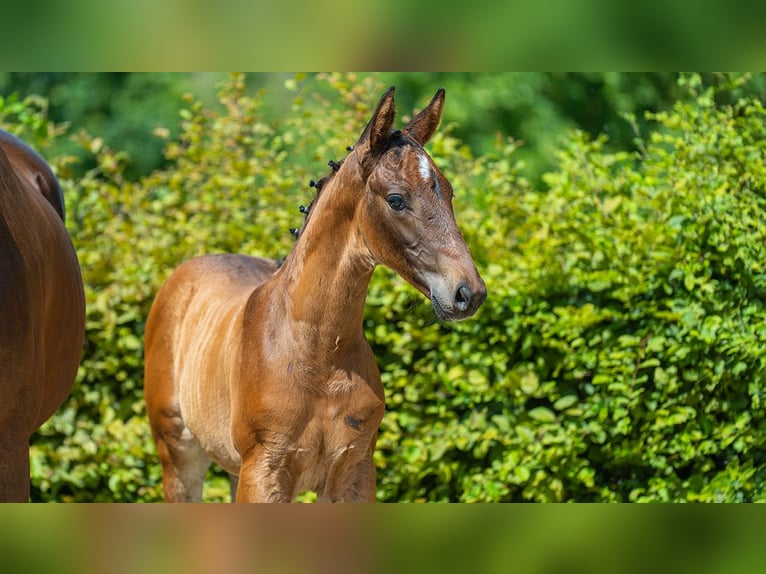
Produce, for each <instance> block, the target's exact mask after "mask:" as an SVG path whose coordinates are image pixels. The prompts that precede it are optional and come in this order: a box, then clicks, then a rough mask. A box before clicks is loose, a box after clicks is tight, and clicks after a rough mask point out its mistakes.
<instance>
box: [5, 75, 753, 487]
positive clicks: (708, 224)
mask: <svg viewBox="0 0 766 574" xmlns="http://www.w3.org/2000/svg"><path fill="white" fill-rule="evenodd" d="M745 81H746V80H745V79H742V78H735V79H730V78H729V79H726V80H725V81H723V82H719V83H718V84H717V85H715V86H703V85H702V83H701V81H700V78H699V77H698V76H683V77H682V78H681V80H680V88H681V89H683V90H685V92H686V93H687V94H688V95H687V96H685V97H684V98H683V99H681V100H679V101H678V102H677V103H676V104H675V105H674V106H673V108H672V110H670V111H667V112H663V113H656V114H653V115H650V116H649V117H647V118H644V119H646V120H648V121H650V122H651V126H652V127H651V129H650V130H649V131H648V133H647V134H646V135H645V136H644V137H640V136H638V134H637V140H636V144H637V146H638V149H640V152H639V153H627V152H617V153H615V152H607V151H605V149H604V144H605V138H603V137H601V138H595V139H591V138H589V137H586V136H585V135H584V134H583V133H579V132H573V133H572V134H571V135H570V136H568V137H567V138H566V140H565V141H564V142H563V143H562V147H561V151H560V153H559V155H558V158H557V160H558V168H557V169H556V170H555V171H553V172H551V173H548V174H547V175H546V176H545V184H546V186H547V187H546V189H544V190H540V189H533V188H532V186H531V185H530V184H529V183H528V182H527V180H526V179H525V177H524V169H525V168H524V165H522V164H521V163H519V162H517V161H516V160H515V157H514V153H515V151H516V150H517V148H518V144H517V143H516V142H514V141H511V140H505V139H501V138H500V139H498V140H497V142H496V147H495V150H494V151H493V152H492V153H488V154H485V155H482V156H478V157H475V156H474V155H473V154H472V152H471V150H470V149H469V148H468V147H466V146H465V145H463V144H462V143H461V142H460V141H458V140H457V139H456V138H455V137H453V136H452V135H451V133H450V130H449V126H447V127H446V129H445V128H444V127H443V128H442V130H441V131H440V132H439V133H438V134H437V135H436V136H435V137H434V140H433V141H432V143H431V144H430V145H429V147H430V150H431V152H432V154H433V156H434V159H435V161H436V162H437V163H438V164H439V165H440V166H441V167H442V168H443V169H444V171H445V173H446V174H447V176H448V177H449V178H450V179H451V181H452V183H453V185H454V187H455V189H456V196H455V209H456V212H457V214H458V215H457V217H458V221H459V223H460V225H461V227H462V228H463V230H464V234H465V236H466V239H467V241H468V243H469V246H470V247H471V250H472V253H473V254H474V257H475V259H476V261H477V264H478V266H479V268H480V270H481V272H482V274H483V276H484V278H485V280H486V282H487V285H488V289H489V298H488V300H487V303H486V304H485V306H484V307H483V308H482V310H480V312H479V314H478V315H477V317H475V318H474V319H472V320H469V321H466V322H464V323H459V324H456V325H442V324H439V323H438V322H437V321H436V320H435V319H434V316H433V313H432V312H431V311H430V310H429V309H428V305H427V303H426V302H425V301H424V300H423V299H422V297H420V296H419V295H417V294H416V293H415V292H414V290H413V289H412V288H410V287H409V286H407V285H406V284H405V283H404V282H403V281H402V280H401V279H399V278H396V277H394V276H393V274H392V273H391V272H389V271H387V270H385V269H380V270H379V271H377V272H376V273H375V276H374V279H373V283H372V285H371V289H370V293H369V297H368V306H367V314H366V319H365V328H366V331H367V335H368V339H369V340H370V342H371V344H372V345H373V348H374V351H375V354H376V357H377V358H378V361H379V364H380V365H381V371H382V373H383V380H384V386H385V388H386V393H387V405H388V406H387V413H386V416H385V418H384V420H383V424H382V427H381V432H380V438H379V442H378V449H377V451H376V454H375V462H376V465H377V467H378V498H379V500H383V501H417V500H441V501H521V500H531V501H563V500H579V501H585V500H596V501H665V500H669V501H678V500H725V501H739V500H762V499H764V479H765V478H766V475H765V474H764V455H763V446H764V444H763V438H762V437H763V436H764V432H763V431H764V420H765V419H764V411H763V409H764V405H763V404H762V402H763V401H762V399H763V393H764V390H763V389H764V378H763V377H764V374H763V373H764V361H765V359H764V357H766V352H765V351H766V335H764V333H766V329H764V327H765V325H764V318H765V317H766V312H765V311H764V306H763V298H764V297H763V295H764V288H765V287H766V276H765V275H764V273H763V268H764V260H765V259H764V249H766V248H765V247H764V241H763V239H764V233H766V224H765V223H764V221H763V217H762V213H763V207H764V201H765V199H764V198H765V194H764V181H766V174H765V173H764V170H765V169H766V168H765V167H764V165H765V164H764V145H766V144H764V143H763V142H764V141H766V139H765V138H764V135H765V134H764V109H763V106H762V105H761V103H760V102H759V101H758V100H756V99H753V98H737V97H736V94H738V93H739V92H738V90H740V89H741V87H742V85H743V84H744V82H745ZM320 82H321V83H322V84H323V87H322V89H321V90H315V89H313V86H311V88H312V89H309V87H308V86H306V85H304V84H303V82H302V80H301V78H300V77H298V78H296V80H291V81H290V82H288V87H289V89H290V90H291V91H292V94H293V98H294V99H293V108H292V114H291V115H290V116H289V117H286V118H283V119H276V118H270V117H264V115H263V114H262V107H261V95H260V94H258V95H256V96H254V97H250V96H246V95H245V90H244V78H243V77H241V76H237V75H235V76H232V77H231V78H230V80H229V81H228V82H226V83H225V84H224V85H222V87H221V91H220V103H221V109H222V111H211V110H210V109H208V108H206V107H205V106H203V105H202V104H201V103H199V102H197V101H195V100H194V99H193V98H191V97H189V98H187V99H186V107H185V109H184V110H183V112H182V120H181V126H180V135H179V136H178V138H175V137H174V138H170V137H169V136H168V135H167V134H168V133H169V132H167V131H165V130H158V135H159V136H160V137H165V138H166V142H165V155H166V160H167V162H168V167H165V168H163V169H161V170H159V171H156V172H154V173H152V174H151V175H149V176H147V177H145V178H142V179H140V180H138V181H136V182H132V181H129V180H127V179H126V178H125V177H124V176H123V168H124V159H125V156H124V154H123V153H122V152H120V151H114V150H112V149H109V148H108V147H107V146H104V145H103V143H102V141H101V140H100V139H99V138H97V137H93V136H90V135H87V134H82V133H80V134H76V135H75V139H76V141H78V142H79V143H80V144H81V145H82V146H83V148H84V149H86V150H87V151H88V152H89V153H90V154H92V156H93V158H94V162H95V163H94V165H96V166H97V167H96V168H94V169H93V170H92V171H90V172H88V173H87V174H86V176H85V177H84V178H82V179H81V180H79V181H73V180H72V179H71V177H70V176H69V175H68V171H67V166H68V165H69V161H70V160H69V159H68V158H63V157H59V158H54V159H53V163H54V166H55V168H56V169H57V172H58V173H59V176H60V177H61V180H62V185H63V187H64V189H65V194H66V199H67V202H68V205H67V208H68V213H69V219H68V226H69V228H70V231H71V233H72V235H73V239H74V241H75V245H76V247H77V249H78V253H79V255H80V262H81V265H82V268H83V274H84V278H85V284H86V296H87V305H88V308H87V326H86V329H87V332H86V350H85V356H84V358H83V362H82V367H81V369H80V372H79V374H78V379H77V383H76V386H75V389H74V391H73V393H72V396H71V397H70V399H69V401H68V402H67V403H66V404H65V405H64V407H63V408H62V409H61V410H60V411H59V412H58V413H57V414H56V415H55V416H54V417H53V419H51V421H49V423H47V424H46V425H45V426H44V427H43V429H42V430H41V431H40V433H39V434H38V436H37V437H36V439H35V441H34V445H33V447H32V451H31V457H32V478H33V499H35V500H116V501H152V500H158V499H159V498H160V490H161V489H160V487H159V482H160V472H159V464H158V461H157V457H156V453H155V451H154V446H153V443H152V441H151V437H150V434H149V430H148V425H147V423H146V417H145V409H144V405H143V398H142V390H141V388H142V378H143V357H142V349H143V347H142V345H143V329H144V323H145V320H146V316H147V313H148V310H149V306H150V304H151V301H152V298H153V297H154V294H155V293H156V292H157V290H158V288H159V286H160V285H161V284H162V282H163V281H164V279H165V278H166V277H167V275H168V274H169V273H170V271H172V269H174V268H175V267H176V266H177V265H178V264H179V263H180V262H181V261H183V260H185V259H187V258H189V257H191V256H194V255H197V254H200V253H203V252H214V251H237V252H244V253H250V254H257V255H265V256H270V257H280V256H284V255H285V254H286V253H287V252H288V250H289V249H290V246H291V243H292V239H291V238H290V236H289V234H288V232H287V230H288V228H289V227H296V226H297V225H298V224H299V223H300V214H299V213H298V211H297V206H298V205H299V204H300V203H307V202H308V201H309V200H310V196H311V194H310V190H309V189H308V187H307V186H306V184H307V182H308V180H309V179H310V178H312V177H313V178H317V177H318V176H321V175H323V173H321V172H324V171H325V170H326V168H325V167H323V166H324V165H325V164H326V162H327V160H328V159H331V158H333V159H337V158H338V157H339V156H341V155H343V154H344V153H345V152H344V151H343V150H344V148H345V146H346V145H348V144H350V143H352V142H353V141H354V139H355V138H356V136H357V135H358V133H359V131H360V130H361V127H362V126H363V125H364V122H365V121H366V119H367V118H368V116H369V114H370V112H371V109H370V107H371V105H372V104H374V103H375V101H376V100H377V97H378V96H379V94H380V93H381V92H382V86H380V85H379V84H378V83H377V82H376V81H375V79H373V78H369V77H366V78H364V79H363V80H360V79H359V78H357V77H355V76H353V75H324V76H321V77H320ZM732 94H733V95H732ZM14 105H16V106H17V108H18V102H16V103H14ZM449 105H459V103H458V102H457V101H454V102H453V101H450V104H449ZM22 107H23V106H22ZM7 108H8V106H7V105H6V106H5V108H4V107H3V103H2V102H0V121H2V122H3V123H6V124H12V125H14V126H16V127H17V128H18V129H17V131H20V130H21V131H23V129H24V128H25V126H26V125H27V124H29V125H31V123H30V122H29V121H26V120H25V121H26V123H25V122H24V121H21V120H20V116H19V115H18V113H17V111H18V109H17V111H16V112H14V113H13V114H11V113H9V112H8V113H3V111H4V110H6V112H7ZM24 109H27V110H28V111H29V110H32V111H34V110H36V109H37V108H35V107H34V103H29V105H27V107H26V108H24ZM25 113H27V112H25ZM14 114H16V115H14ZM27 116H29V117H36V118H38V120H37V123H38V124H39V125H38V126H37V127H36V128H35V130H36V131H35V133H36V134H37V136H35V137H36V138H37V139H36V140H35V141H37V143H38V146H39V147H42V148H43V151H44V147H45V142H46V141H47V140H51V139H55V138H56V137H58V134H59V132H60V131H61V128H60V127H58V126H50V125H47V126H46V125H45V122H44V121H41V120H40V118H41V117H43V116H44V108H43V109H42V110H40V109H37V112H36V113H32V112H28V113H27ZM32 123H34V122H32ZM630 123H631V121H629V122H628V124H630ZM632 123H633V124H635V125H638V122H636V121H635V120H632ZM40 126H42V128H41V127H40ZM206 492H207V497H208V499H216V500H217V499H221V498H226V489H225V487H224V486H223V485H222V482H221V479H220V478H219V475H218V474H216V473H213V474H212V475H211V481H210V485H209V487H208V489H207V491H206Z"/></svg>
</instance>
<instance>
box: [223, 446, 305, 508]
mask: <svg viewBox="0 0 766 574" xmlns="http://www.w3.org/2000/svg"><path fill="white" fill-rule="evenodd" d="M295 486H296V485H295V477H294V473H293V471H292V469H291V468H290V465H289V464H288V457H287V456H285V455H284V454H280V453H275V452H269V451H268V449H266V448H265V447H264V446H262V445H259V446H256V447H255V448H253V449H252V450H251V451H250V452H249V453H248V456H247V458H243V459H242V464H241V466H240V470H239V484H238V485H237V502H291V501H292V500H293V498H295Z"/></svg>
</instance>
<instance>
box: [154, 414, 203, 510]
mask: <svg viewBox="0 0 766 574" xmlns="http://www.w3.org/2000/svg"><path fill="white" fill-rule="evenodd" d="M152 434H153V435H154V441H155V443H156V444H157V453H158V454H159V457H160V463H162V488H163V490H164V492H165V500H166V501H167V502H201V501H202V487H203V485H204V482H205V475H206V474H207V469H208V468H209V467H210V464H211V462H212V461H211V460H210V457H208V455H207V453H206V452H205V451H204V450H203V449H202V447H201V446H200V445H199V443H198V442H197V439H195V438H194V436H193V435H192V434H191V433H190V432H189V429H187V428H186V425H185V424H184V422H183V419H182V418H181V416H180V415H170V416H161V417H160V420H153V421H152Z"/></svg>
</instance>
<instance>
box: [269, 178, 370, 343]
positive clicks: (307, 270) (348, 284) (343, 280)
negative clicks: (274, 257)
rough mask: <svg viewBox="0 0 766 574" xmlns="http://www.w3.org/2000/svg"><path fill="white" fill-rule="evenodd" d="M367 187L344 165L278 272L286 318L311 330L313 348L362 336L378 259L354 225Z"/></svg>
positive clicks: (351, 340)
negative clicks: (366, 305)
mask: <svg viewBox="0 0 766 574" xmlns="http://www.w3.org/2000/svg"><path fill="white" fill-rule="evenodd" d="M363 197H364V189H363V183H362V182H361V178H360V177H359V176H358V174H357V173H356V170H355V169H353V166H349V165H344V166H343V167H342V168H341V170H340V171H338V172H337V173H336V174H335V175H334V177H332V178H330V179H329V180H328V181H327V183H325V186H324V188H323V189H322V191H321V193H320V194H319V196H318V197H317V199H316V201H315V202H314V204H313V205H312V207H311V213H310V214H309V217H308V219H307V221H306V225H305V226H304V229H303V230H302V231H301V233H300V236H299V238H298V241H297V243H296V245H295V247H294V248H293V250H292V252H291V253H290V255H289V256H288V258H287V260H286V261H285V263H284V264H283V266H282V268H281V269H280V275H281V280H282V281H283V282H284V283H283V285H284V288H285V291H286V293H287V298H288V305H287V313H288V315H289V316H288V320H292V321H293V322H295V323H297V324H300V325H303V326H304V327H307V331H308V332H309V333H311V335H312V337H315V339H316V340H315V344H318V345H321V346H324V347H329V348H331V349H332V348H335V349H337V348H339V347H341V346H342V345H343V344H346V343H353V342H355V341H356V338H357V337H358V336H359V335H360V334H361V333H362V320H363V314H364V303H365V299H366V297H367V288H368V286H369V284H370V279H371V277H372V272H373V270H374V268H375V261H374V259H373V258H372V255H371V254H370V252H369V250H368V249H367V247H366V246H365V245H364V242H363V240H362V239H361V237H360V236H359V233H358V226H357V223H356V219H357V216H358V214H359V210H358V207H359V204H360V201H362V198H363Z"/></svg>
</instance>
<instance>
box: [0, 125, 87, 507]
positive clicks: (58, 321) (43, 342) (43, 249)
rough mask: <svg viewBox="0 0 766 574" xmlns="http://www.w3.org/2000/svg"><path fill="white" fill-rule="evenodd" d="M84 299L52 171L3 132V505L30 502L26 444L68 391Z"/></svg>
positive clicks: (78, 348) (0, 218)
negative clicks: (4, 502) (14, 502)
mask: <svg viewBox="0 0 766 574" xmlns="http://www.w3.org/2000/svg"><path fill="white" fill-rule="evenodd" d="M84 324H85V298H84V295H83V286H82V277H81V275H80V266H79V264H78V262H77V255H76V254H75V250H74V247H73V246H72V242H71V240H70V238H69V235H68V234H67V231H66V228H65V227H64V203H63V198H62V195H61V188H60V187H59V184H58V181H57V180H56V177H55V176H54V175H53V172H52V171H51V169H50V167H49V166H48V165H47V164H46V163H45V160H43V158H42V157H40V156H39V155H38V154H37V153H36V152H35V151H33V150H32V149H31V148H30V147H29V146H27V145H26V144H25V143H23V142H22V141H21V140H19V139H18V138H16V137H15V136H13V135H11V134H9V133H7V132H4V131H0V500H2V501H26V500H28V498H29V438H30V436H31V435H32V433H33V432H34V431H35V430H36V429H37V428H39V426H40V425H41V424H42V423H43V422H45V420H47V419H48V417H50V416H51V415H52V414H53V412H54V411H55V410H56V409H57V408H58V407H59V406H61V404H62V403H63V402H64V399H66V397H67V395H68V394H69V391H70V390H71V389H72V384H73V383H74V378H75V375H76V373H77V367H78V365H79V363H80V357H81V354H82V344H83V336H84Z"/></svg>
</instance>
